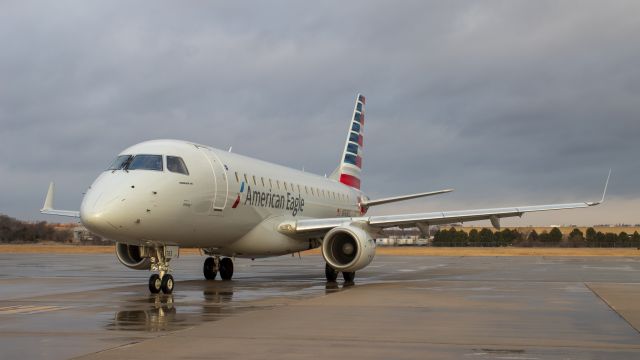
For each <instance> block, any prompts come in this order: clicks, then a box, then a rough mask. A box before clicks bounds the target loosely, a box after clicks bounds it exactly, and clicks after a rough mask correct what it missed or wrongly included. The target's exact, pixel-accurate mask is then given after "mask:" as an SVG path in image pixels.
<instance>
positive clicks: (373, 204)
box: [362, 189, 453, 207]
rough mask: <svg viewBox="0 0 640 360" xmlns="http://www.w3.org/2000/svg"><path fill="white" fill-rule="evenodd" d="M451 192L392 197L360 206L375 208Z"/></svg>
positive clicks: (441, 191) (370, 201) (448, 190)
mask: <svg viewBox="0 0 640 360" xmlns="http://www.w3.org/2000/svg"><path fill="white" fill-rule="evenodd" d="M452 191H453V189H445V190H438V191H430V192H425V193H419V194H410V195H401V196H392V197H388V198H383V199H375V200H368V201H366V202H363V203H362V206H365V207H370V206H375V205H382V204H388V203H392V202H396V201H404V200H410V199H417V198H421V197H425V196H433V195H440V194H446V193H448V192H452Z"/></svg>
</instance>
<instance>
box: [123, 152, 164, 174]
mask: <svg viewBox="0 0 640 360" xmlns="http://www.w3.org/2000/svg"><path fill="white" fill-rule="evenodd" d="M126 169H127V170H156V171H162V169H163V167H162V155H136V156H134V157H133V160H131V162H130V163H129V166H127V167H126Z"/></svg>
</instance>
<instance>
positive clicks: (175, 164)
mask: <svg viewBox="0 0 640 360" xmlns="http://www.w3.org/2000/svg"><path fill="white" fill-rule="evenodd" d="M167 169H168V170H169V171H171V172H174V173H180V174H185V175H189V170H187V165H185V163H184V161H183V160H182V158H181V157H177V156H167Z"/></svg>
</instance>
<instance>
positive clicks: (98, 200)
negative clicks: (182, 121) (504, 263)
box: [40, 94, 611, 294]
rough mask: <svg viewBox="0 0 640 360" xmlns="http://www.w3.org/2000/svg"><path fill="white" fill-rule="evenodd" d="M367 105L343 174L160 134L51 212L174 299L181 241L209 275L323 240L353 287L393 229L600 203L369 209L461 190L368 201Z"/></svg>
mask: <svg viewBox="0 0 640 360" xmlns="http://www.w3.org/2000/svg"><path fill="white" fill-rule="evenodd" d="M365 103H366V99H365V97H364V96H363V95H361V94H358V95H357V97H356V101H355V105H354V108H353V113H352V116H351V119H350V120H349V128H348V131H347V137H346V141H345V145H344V148H343V151H342V155H341V157H340V162H339V165H338V167H337V169H336V170H335V171H334V172H333V173H332V174H331V175H330V176H328V177H327V176H324V177H323V176H318V175H314V174H311V173H308V172H304V171H300V170H296V169H292V168H288V167H284V166H280V165H276V164H273V163H269V162H265V161H262V160H257V159H254V158H251V157H247V156H242V155H239V154H235V153H232V152H231V151H230V150H231V149H229V151H224V150H219V149H215V148H213V147H209V146H205V145H200V144H196V143H193V142H189V141H181V140H151V141H145V142H142V143H139V144H136V145H133V146H131V147H129V148H127V149H125V150H123V151H122V152H121V153H120V154H119V155H118V156H117V157H116V159H115V160H114V161H113V163H111V165H110V166H109V167H108V168H107V169H105V170H104V171H103V172H102V173H101V174H100V175H99V176H98V177H97V179H96V180H95V181H94V182H93V184H92V185H91V186H90V187H89V189H88V190H87V192H86V193H85V195H84V197H83V199H82V203H81V206H80V211H69V210H57V209H55V207H54V184H53V182H52V183H51V184H50V185H49V191H48V192H47V195H46V198H45V202H44V206H43V208H42V209H41V210H40V211H41V213H43V214H51V215H60V216H70V217H75V218H79V219H80V221H81V223H82V224H83V225H84V226H85V227H86V228H87V229H89V230H90V231H91V232H93V233H95V234H98V235H100V236H102V237H104V238H108V239H112V240H114V241H115V242H116V245H115V249H116V256H117V258H118V260H119V261H120V262H121V263H122V264H123V265H124V266H126V267H128V268H131V269H136V270H147V271H152V272H153V274H152V275H151V276H150V278H149V283H148V286H149V291H150V292H151V293H154V294H157V293H160V292H163V293H165V294H170V293H172V292H173V290H174V279H173V276H172V275H171V274H170V272H171V268H170V266H169V262H170V260H171V259H172V258H175V257H177V256H178V255H179V249H180V247H191V248H199V249H201V251H202V252H203V253H204V254H206V255H207V256H208V257H207V258H206V259H205V261H204V265H203V274H204V277H205V278H206V279H208V280H213V279H215V278H216V276H217V274H218V273H219V274H220V278H221V279H222V280H230V279H231V278H232V276H233V259H234V258H252V259H253V258H258V257H269V256H280V255H285V254H293V253H297V252H301V251H305V250H309V249H314V248H318V247H321V250H322V256H323V258H324V260H325V263H326V265H325V276H326V279H327V281H329V282H335V281H336V280H337V278H338V275H339V273H342V276H343V278H344V281H345V283H351V282H353V281H354V278H355V273H356V272H357V271H359V270H361V269H363V268H365V267H366V266H367V265H369V264H370V263H371V262H372V261H373V258H374V256H375V252H376V243H375V240H374V239H376V237H381V235H382V234H381V232H382V230H383V229H385V228H391V227H400V228H408V227H413V228H415V227H417V228H418V229H421V230H422V231H428V229H429V226H431V225H442V224H450V223H462V222H468V221H477V220H490V221H491V223H492V225H493V226H494V227H496V228H499V227H500V219H501V218H505V217H515V216H520V217H521V216H522V215H523V214H525V213H529V212H539V211H550V210H561V209H574V208H586V207H590V206H595V205H598V204H600V203H602V202H603V201H604V196H605V193H606V189H607V185H608V183H609V177H610V176H611V171H609V176H608V177H607V181H606V183H605V188H604V192H603V195H602V199H601V200H600V201H596V202H578V203H568V204H551V205H536V206H521V207H506V208H494V209H478V210H462V211H444V212H441V211H438V212H428V213H415V214H398V215H378V216H367V215H366V213H367V210H368V209H369V208H370V207H372V206H378V205H382V204H388V203H392V202H398V201H405V200H409V199H416V198H421V197H427V196H433V195H438V194H444V193H448V192H451V191H453V189H444V190H438V191H431V192H424V193H418V194H411V195H402V196H394V197H387V198H382V199H370V198H369V197H368V196H366V195H365V193H363V192H362V191H361V190H360V185H361V170H362V157H363V128H364V124H365V110H364V108H365Z"/></svg>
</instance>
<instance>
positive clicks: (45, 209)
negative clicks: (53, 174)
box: [40, 181, 80, 218]
mask: <svg viewBox="0 0 640 360" xmlns="http://www.w3.org/2000/svg"><path fill="white" fill-rule="evenodd" d="M55 190H56V186H55V184H54V183H53V181H52V182H51V183H50V184H49V191H47V197H46V198H45V199H44V205H42V209H40V213H42V214H46V215H59V216H69V217H74V218H79V217H80V212H79V211H73V210H56V209H54V208H53V200H54V193H55Z"/></svg>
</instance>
